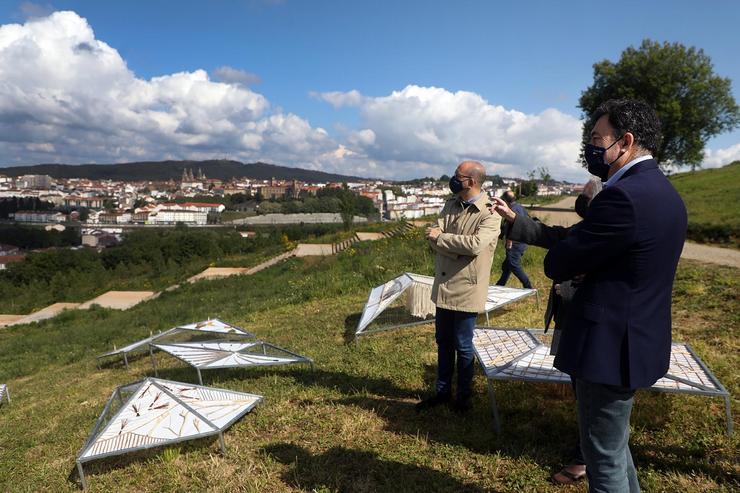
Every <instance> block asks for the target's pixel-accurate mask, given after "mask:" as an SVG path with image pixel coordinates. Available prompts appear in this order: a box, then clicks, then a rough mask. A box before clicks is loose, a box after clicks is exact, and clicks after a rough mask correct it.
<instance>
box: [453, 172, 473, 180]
mask: <svg viewBox="0 0 740 493" xmlns="http://www.w3.org/2000/svg"><path fill="white" fill-rule="evenodd" d="M455 178H457V179H458V180H459V179H461V178H471V179H472V178H473V177H472V176H468V175H458V174H457V173H455Z"/></svg>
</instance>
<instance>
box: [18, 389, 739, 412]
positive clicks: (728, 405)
mask: <svg viewBox="0 0 740 493" xmlns="http://www.w3.org/2000/svg"><path fill="white" fill-rule="evenodd" d="M5 398H6V399H8V404H10V389H9V388H8V387H7V385H6V386H5ZM727 405H728V406H729V403H728V404H727ZM727 409H729V407H728V408H727Z"/></svg>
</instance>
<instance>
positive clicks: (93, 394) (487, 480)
mask: <svg viewBox="0 0 740 493" xmlns="http://www.w3.org/2000/svg"><path fill="white" fill-rule="evenodd" d="M499 250H500V246H499ZM500 253H501V252H500V251H499V252H498V253H497V256H496V260H495V265H494V271H493V274H494V276H496V275H497V274H498V272H499V265H498V264H499V263H500V260H499V259H500V258H501V257H500ZM543 256H544V252H543V251H542V250H540V249H538V248H530V249H529V250H528V251H527V254H526V255H525V268H526V269H527V270H528V272H529V273H530V275H531V278H532V280H533V282H534V284H535V286H536V287H538V288H541V289H544V290H545V292H546V289H547V288H548V287H549V282H548V281H547V279H546V278H545V277H544V275H543V272H542V267H541V265H542V259H543ZM404 271H411V272H418V273H422V274H428V273H430V272H431V271H432V256H431V254H430V253H429V252H428V251H427V249H426V248H425V247H424V241H423V239H422V237H421V232H420V231H417V232H416V233H414V234H412V235H411V236H408V237H405V238H393V239H387V240H381V241H377V242H367V243H361V244H358V245H355V246H353V247H352V248H350V249H348V250H346V251H345V252H343V253H342V254H340V255H339V256H336V257H326V258H303V259H291V260H289V261H287V262H284V263H281V264H278V265H277V266H275V267H273V268H271V269H268V270H265V271H262V272H259V273H258V274H256V275H254V276H237V277H233V278H227V279H222V280H218V281H206V282H199V283H195V284H190V285H186V286H184V287H182V288H181V289H179V290H177V291H173V292H169V293H164V294H163V295H162V296H160V297H159V298H158V299H156V300H153V301H150V302H146V303H143V304H141V305H138V306H136V307H134V308H132V309H131V310H128V311H126V312H116V311H108V310H102V309H92V310H90V311H87V312H76V311H74V312H66V313H64V314H62V315H60V316H59V317H57V318H55V319H52V320H49V321H46V322H43V323H41V324H39V325H34V326H22V327H13V328H11V329H9V330H3V331H0V354H2V355H3V356H2V358H0V382H5V383H8V384H9V387H10V389H11V392H12V393H13V394H12V396H13V402H12V404H11V405H9V406H3V407H2V408H0V490H2V491H53V492H57V491H74V490H75V489H76V488H77V487H78V483H77V482H76V481H77V478H76V474H75V473H74V458H75V456H76V453H77V451H78V450H79V448H80V447H81V445H82V443H83V442H84V440H85V439H86V437H87V434H88V432H89V430H90V428H91V427H92V425H93V423H94V422H95V419H96V418H97V416H98V414H99V413H100V411H101V409H102V406H103V405H104V404H105V401H106V399H107V398H108V396H109V395H110V393H111V391H112V390H113V389H114V388H115V386H117V385H120V384H122V383H126V382H130V381H134V380H137V379H140V378H142V377H144V376H146V375H148V374H151V367H150V363H149V360H148V358H139V359H135V360H134V361H133V362H132V365H131V369H130V370H129V371H126V370H125V369H124V368H123V367H122V366H119V365H112V366H109V367H104V368H103V369H102V370H98V369H97V368H96V364H95V355H97V354H99V353H101V352H103V351H105V350H108V349H110V348H111V346H112V345H113V344H114V343H115V344H117V345H118V346H121V345H122V344H124V343H126V342H130V341H133V340H136V339H138V338H140V337H144V336H146V335H148V334H149V332H150V331H157V330H160V329H166V328H169V327H170V326H172V325H175V324H178V323H183V322H192V321H196V320H202V319H205V318H207V317H215V316H218V317H220V318H222V319H224V320H226V321H230V322H232V323H235V324H239V325H241V326H243V327H245V328H247V329H248V330H251V331H253V332H256V333H257V335H258V336H259V337H260V338H263V339H264V340H267V341H270V342H273V343H275V344H278V345H280V346H283V347H286V348H289V349H291V350H294V351H296V352H299V353H301V354H305V355H308V356H310V357H312V358H313V359H314V361H315V362H316V369H315V370H313V371H311V370H310V369H307V368H301V367H282V368H281V367H274V368H272V369H266V370H254V371H246V370H245V371H212V372H204V374H203V376H204V381H205V384H206V385H213V386H216V387H224V388H229V389H234V390H241V391H246V392H253V393H257V394H261V395H264V396H265V402H264V404H263V405H261V406H260V407H258V408H257V409H256V410H255V411H254V412H253V413H252V414H249V415H247V416H245V417H244V418H243V419H242V420H240V421H239V422H237V423H236V424H235V425H234V426H233V427H232V428H230V429H229V430H228V431H227V432H226V434H225V439H226V446H227V450H228V454H227V455H225V456H223V455H221V453H220V452H219V449H218V444H217V443H216V442H215V441H214V440H201V441H198V442H194V443H188V444H185V445H181V446H178V447H170V448H167V449H158V450H155V451H151V452H147V453H140V454H136V455H133V456H124V457H119V458H111V459H108V460H104V461H100V462H94V463H91V464H89V465H88V466H87V468H86V469H87V471H88V473H89V477H88V480H89V483H90V490H91V491H129V490H136V491H142V492H143V491H203V490H209V491H247V492H252V491H254V492H257V491H268V492H273V491H274V492H283V491H317V492H334V491H336V492H345V491H353V492H354V491H356V492H374V491H380V492H406V491H423V492H433V491H449V492H459V491H471V492H482V491H501V492H509V491H510V492H519V491H532V492H555V491H585V485H584V484H580V485H578V486H576V487H572V488H558V487H555V486H552V485H550V484H549V483H548V477H549V475H550V474H551V473H552V472H554V471H555V470H557V469H559V467H560V466H561V465H562V464H563V462H564V461H567V460H568V459H569V457H568V452H569V449H570V448H571V446H572V443H573V441H574V440H575V439H576V423H575V414H574V408H573V402H572V398H571V394H570V390H569V389H568V388H567V387H565V386H557V385H547V384H524V383H498V384H497V393H498V397H499V403H498V404H499V410H500V412H501V415H502V420H503V422H504V424H505V426H504V429H503V433H502V434H501V435H500V436H497V435H496V434H495V433H494V430H493V423H492V420H491V416H490V411H489V407H488V400H487V395H486V390H485V379H484V377H483V376H482V374H481V372H480V371H479V370H477V371H476V377H475V382H474V390H475V397H474V408H473V410H472V412H471V413H469V414H468V415H466V416H465V417H459V416H458V415H456V414H454V413H452V412H451V411H449V410H447V409H435V410H433V411H431V412H428V413H425V414H417V413H416V412H415V411H414V408H413V404H414V403H415V402H416V400H417V399H418V398H419V396H421V395H424V394H425V393H427V392H428V390H429V389H430V386H431V385H432V383H433V381H434V375H435V364H436V355H435V354H436V353H435V344H434V337H433V332H432V328H431V327H430V326H420V327H416V328H412V329H406V330H402V331H397V332H390V333H384V334H378V335H374V336H368V337H366V338H364V339H363V340H362V342H361V343H360V344H359V345H356V344H352V343H350V336H349V335H350V334H351V333H352V332H353V331H354V326H355V324H356V322H357V317H358V316H359V313H360V312H361V310H362V306H363V303H364V301H365V298H366V296H367V292H368V290H369V288H370V287H372V286H374V285H377V284H380V283H382V282H384V281H386V280H388V279H390V278H392V277H394V276H396V275H398V274H399V273H401V272H404ZM738 284H740V281H738V276H737V271H736V270H733V269H730V268H723V267H715V266H707V265H702V264H698V263H693V262H686V261H681V265H680V268H679V272H678V276H677V281H676V287H675V300H674V326H675V332H674V338H675V339H676V340H681V341H684V342H688V343H690V344H691V345H692V346H693V347H694V349H695V350H696V351H697V352H698V353H699V354H700V356H701V357H702V358H703V359H704V361H705V362H706V363H707V364H708V365H709V367H710V368H712V369H713V370H714V372H715V374H716V375H717V377H718V378H719V379H720V381H722V382H723V383H724V385H725V386H726V387H727V389H728V390H729V391H730V393H731V394H732V395H733V396H737V395H738V392H739V391H740V375H739V373H738V370H737V368H738V367H740V351H738V349H739V344H738V342H737V328H738V322H739V320H738V319H739V316H740V315H739V314H740V306H739V303H738ZM543 310H544V303H542V304H540V305H539V306H538V305H537V304H536V303H535V301H534V300H530V301H524V302H521V303H519V304H515V305H511V309H509V310H504V311H501V312H498V313H497V315H496V316H495V317H494V318H493V319H492V323H493V324H495V325H498V326H511V327H523V326H528V327H533V326H541V319H542V311H543ZM159 364H160V365H162V366H163V368H164V369H163V370H162V371H161V372H160V376H161V377H163V378H169V379H173V380H180V381H184V382H195V381H196V376H195V373H194V370H192V368H190V367H185V366H184V365H182V364H180V363H178V362H176V360H174V359H171V358H165V357H160V358H159ZM738 404H739V402H738V400H737V399H736V398H735V399H734V400H733V412H734V416H735V421H736V422H737V417H738ZM723 416H724V412H723V405H722V402H721V401H720V400H717V399H715V400H712V399H707V398H700V397H695V396H686V395H668V394H655V393H646V392H642V393H638V396H637V402H636V404H635V409H634V412H633V419H632V424H633V439H632V451H633V455H634V458H635V462H636V464H637V466H638V474H639V477H640V481H641V485H642V488H643V490H644V491H671V492H672V491H681V492H705V491H724V492H730V491H737V490H738V488H740V466H739V465H738V451H739V450H740V448H739V447H738V446H739V445H740V444H739V441H738V438H737V436H738V435H737V433H735V435H734V436H733V437H730V438H728V437H726V436H725V434H724V419H723Z"/></svg>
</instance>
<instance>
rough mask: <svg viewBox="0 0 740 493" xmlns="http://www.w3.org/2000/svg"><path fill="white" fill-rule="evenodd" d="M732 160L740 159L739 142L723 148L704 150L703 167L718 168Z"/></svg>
mask: <svg viewBox="0 0 740 493" xmlns="http://www.w3.org/2000/svg"><path fill="white" fill-rule="evenodd" d="M734 161H740V143H737V144H734V145H731V146H730V147H726V148H724V149H717V150H711V149H707V150H705V151H704V162H703V163H702V166H703V167H704V168H719V167H721V166H724V165H726V164H730V163H732V162H734Z"/></svg>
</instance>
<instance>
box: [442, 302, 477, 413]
mask: <svg viewBox="0 0 740 493" xmlns="http://www.w3.org/2000/svg"><path fill="white" fill-rule="evenodd" d="M477 317H478V314H477V313H468V312H458V311H454V310H446V309H444V308H439V307H438V308H437V319H436V320H435V322H434V326H435V329H436V330H435V334H434V335H435V339H436V340H437V395H441V396H450V395H452V374H453V373H454V371H455V355H456V353H457V400H458V401H465V400H467V399H469V398H470V394H471V389H470V387H471V383H472V382H473V365H474V364H475V362H474V360H475V353H474V351H473V329H474V328H475V319H476V318H477Z"/></svg>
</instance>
